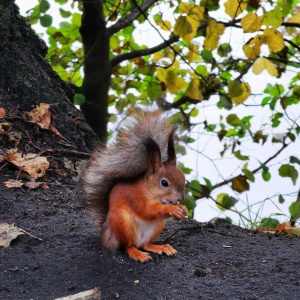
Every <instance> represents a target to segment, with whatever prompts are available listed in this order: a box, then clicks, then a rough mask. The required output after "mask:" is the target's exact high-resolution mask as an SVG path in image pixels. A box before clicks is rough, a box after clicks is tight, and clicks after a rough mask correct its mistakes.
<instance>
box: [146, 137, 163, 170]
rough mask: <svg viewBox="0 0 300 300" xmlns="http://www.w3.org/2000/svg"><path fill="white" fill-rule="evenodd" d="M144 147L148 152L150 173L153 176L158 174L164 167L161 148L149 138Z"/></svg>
mask: <svg viewBox="0 0 300 300" xmlns="http://www.w3.org/2000/svg"><path fill="white" fill-rule="evenodd" d="M144 145H145V148H146V151H147V157H148V165H149V166H148V167H149V171H150V173H151V174H153V173H156V172H157V171H158V170H159V169H160V168H161V166H162V162H161V153H160V149H159V146H158V145H157V143H156V142H155V141H154V140H153V139H152V138H148V139H147V140H146V141H145V142H144Z"/></svg>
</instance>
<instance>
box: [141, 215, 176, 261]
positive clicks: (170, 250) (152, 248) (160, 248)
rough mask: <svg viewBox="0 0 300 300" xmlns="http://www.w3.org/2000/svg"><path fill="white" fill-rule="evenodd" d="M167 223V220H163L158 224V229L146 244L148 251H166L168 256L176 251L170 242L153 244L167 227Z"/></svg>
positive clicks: (161, 252)
mask: <svg viewBox="0 0 300 300" xmlns="http://www.w3.org/2000/svg"><path fill="white" fill-rule="evenodd" d="M165 223H166V221H162V222H160V223H159V224H158V225H157V227H156V230H155V231H154V233H153V235H152V237H151V239H150V241H149V243H147V244H146V245H144V246H143V249H145V250H146V251H150V252H153V253H157V254H163V253H165V254H167V255H168V256H169V255H174V254H175V253H176V250H175V249H174V248H173V247H172V246H170V245H169V244H166V245H154V244H153V242H154V241H155V240H156V239H157V238H158V237H159V235H160V234H161V232H162V231H163V229H164V227H165Z"/></svg>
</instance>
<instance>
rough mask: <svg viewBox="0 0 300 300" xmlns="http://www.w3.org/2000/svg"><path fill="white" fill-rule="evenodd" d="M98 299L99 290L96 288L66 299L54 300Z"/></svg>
mask: <svg viewBox="0 0 300 300" xmlns="http://www.w3.org/2000/svg"><path fill="white" fill-rule="evenodd" d="M100 299H101V293H100V290H99V289H97V288H94V289H92V290H88V291H85V292H81V293H78V294H75V295H71V296H67V297H62V298H56V299H54V300H100Z"/></svg>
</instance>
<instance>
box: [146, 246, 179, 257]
mask: <svg viewBox="0 0 300 300" xmlns="http://www.w3.org/2000/svg"><path fill="white" fill-rule="evenodd" d="M143 249H145V250H147V251H151V252H154V253H157V254H163V253H165V254H167V255H168V256H170V255H174V254H176V250H175V249H174V248H173V247H172V246H171V245H169V244H165V245H154V244H148V245H145V246H144V247H143Z"/></svg>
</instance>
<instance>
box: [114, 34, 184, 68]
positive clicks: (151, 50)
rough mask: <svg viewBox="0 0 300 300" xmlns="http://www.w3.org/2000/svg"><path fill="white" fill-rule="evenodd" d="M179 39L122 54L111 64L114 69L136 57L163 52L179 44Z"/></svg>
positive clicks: (172, 38)
mask: <svg viewBox="0 0 300 300" xmlns="http://www.w3.org/2000/svg"><path fill="white" fill-rule="evenodd" d="M178 40H179V37H178V36H175V35H173V36H172V37H171V38H169V39H168V40H164V41H163V42H162V43H161V44H159V45H157V46H154V47H152V48H147V49H141V50H135V51H131V52H129V53H124V54H120V55H118V56H116V57H114V58H113V59H112V60H111V62H110V64H111V68H114V67H115V66H116V65H118V64H119V63H121V62H122V61H124V60H128V59H133V58H136V57H141V56H144V55H149V54H153V53H155V52H157V51H159V50H162V49H164V48H166V47H168V46H170V45H171V44H173V43H176V42H178Z"/></svg>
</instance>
